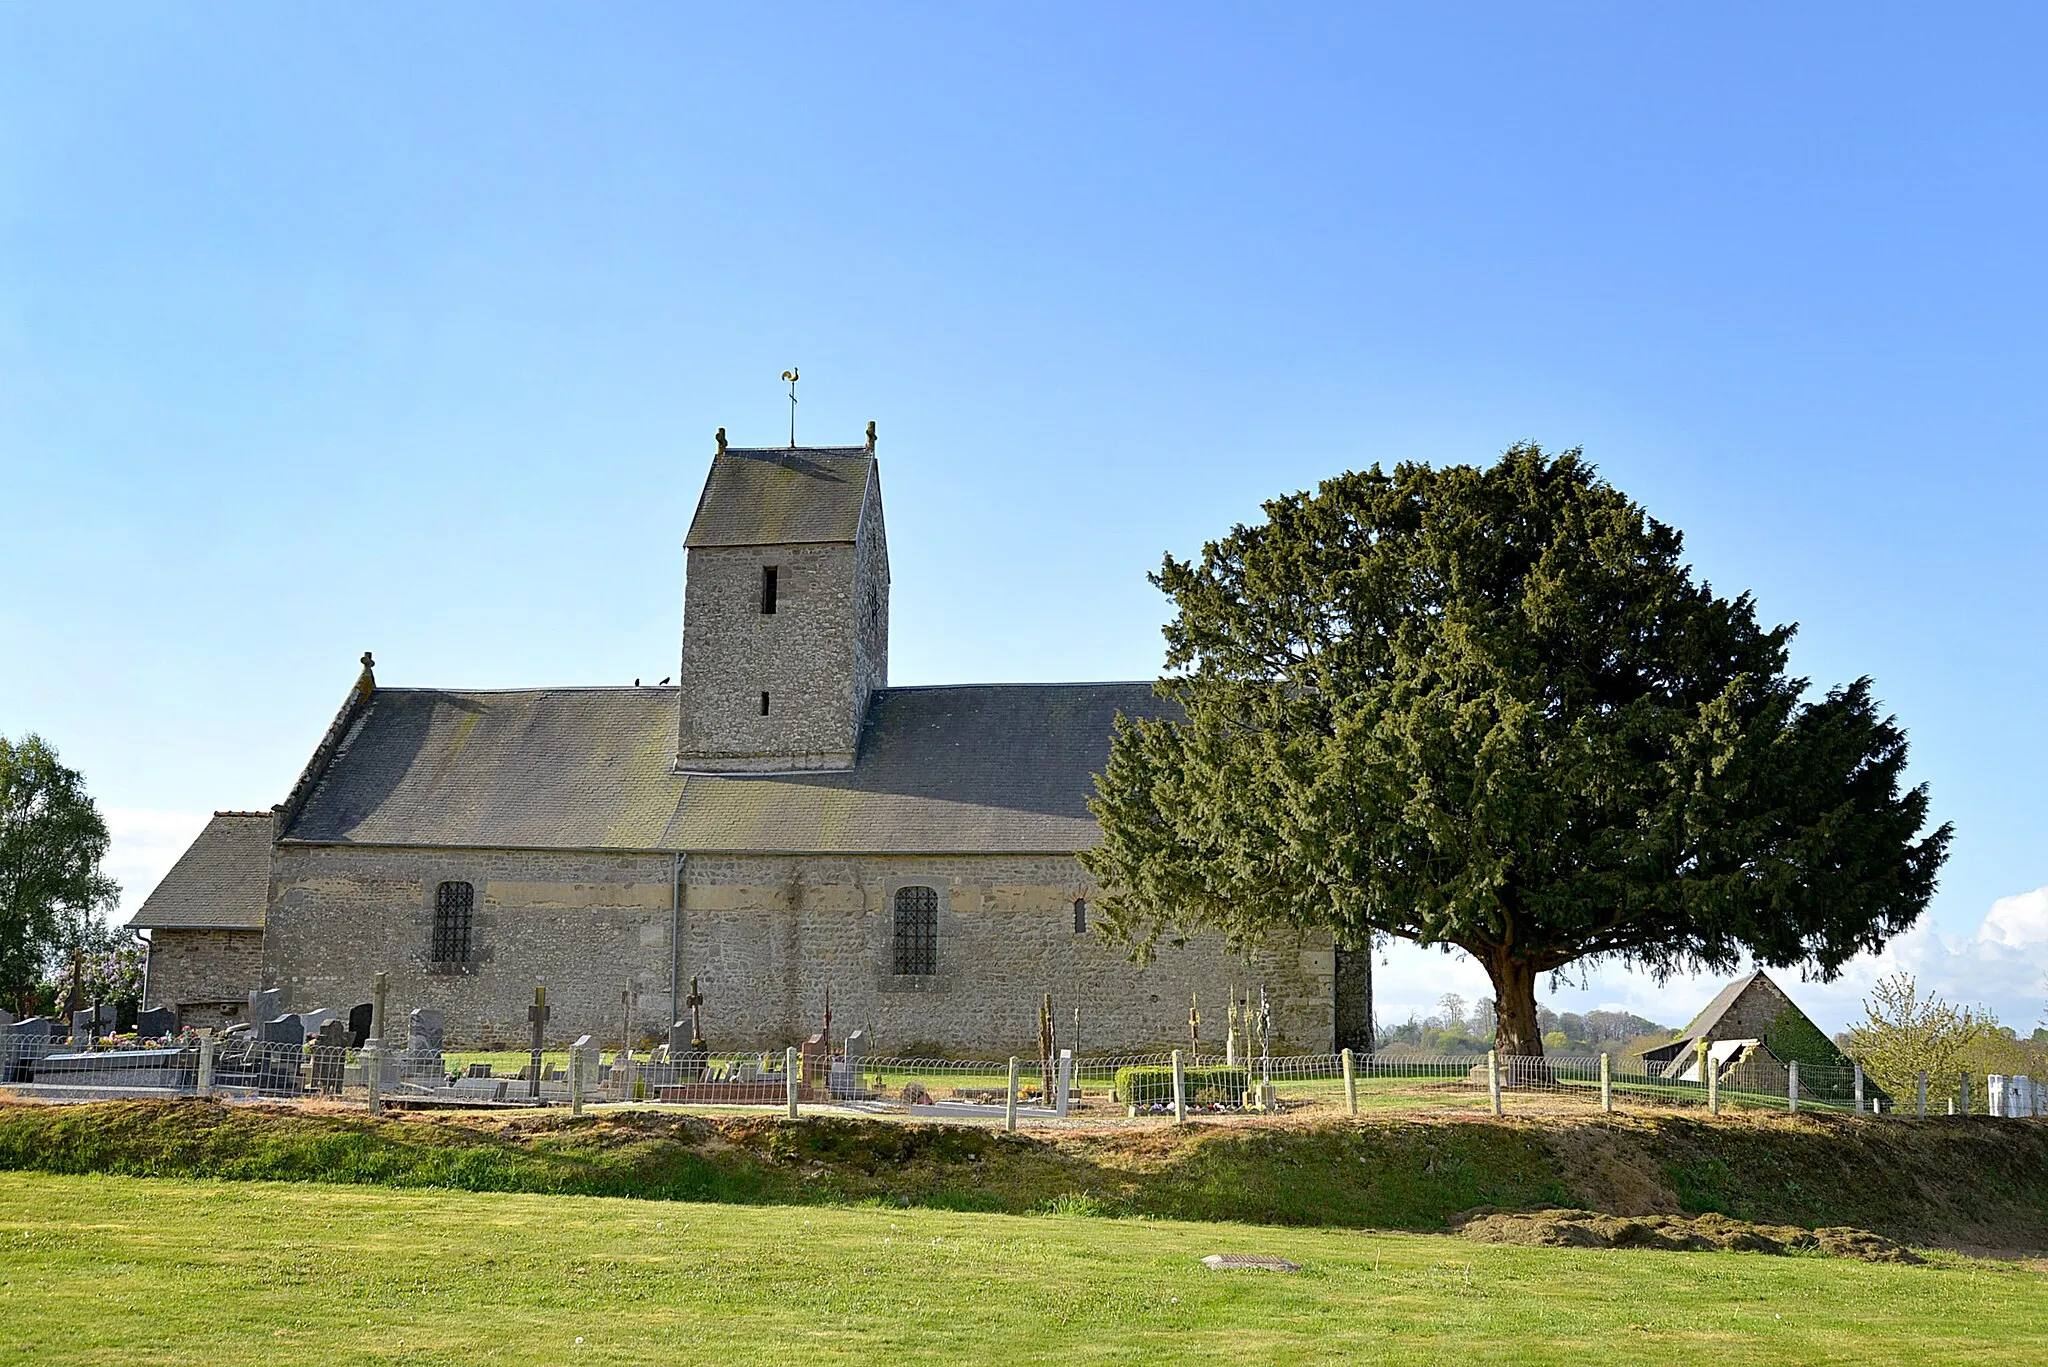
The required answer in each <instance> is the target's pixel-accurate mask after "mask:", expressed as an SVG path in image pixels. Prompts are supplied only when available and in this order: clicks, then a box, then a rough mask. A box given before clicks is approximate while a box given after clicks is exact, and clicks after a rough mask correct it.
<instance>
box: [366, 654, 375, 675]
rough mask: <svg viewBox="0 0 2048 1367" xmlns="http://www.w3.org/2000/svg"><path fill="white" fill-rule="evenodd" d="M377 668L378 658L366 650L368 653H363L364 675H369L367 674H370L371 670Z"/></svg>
mask: <svg viewBox="0 0 2048 1367" xmlns="http://www.w3.org/2000/svg"><path fill="white" fill-rule="evenodd" d="M376 667H377V657H376V656H374V655H372V654H371V653H370V652H369V651H367V650H366V651H364V652H363V673H365V674H367V673H369V672H370V671H371V670H373V669H375V668H376Z"/></svg>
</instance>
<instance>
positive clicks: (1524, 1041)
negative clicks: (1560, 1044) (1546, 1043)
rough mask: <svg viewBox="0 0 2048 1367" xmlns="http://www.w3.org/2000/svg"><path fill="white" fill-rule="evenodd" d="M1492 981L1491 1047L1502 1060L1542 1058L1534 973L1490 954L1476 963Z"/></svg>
mask: <svg viewBox="0 0 2048 1367" xmlns="http://www.w3.org/2000/svg"><path fill="white" fill-rule="evenodd" d="M1480 962H1482V963H1484V964H1485V965H1486V976H1487V977H1489V978H1491V979H1492V980H1493V1019H1494V1027H1493V1045H1494V1048H1496V1049H1498V1050H1499V1051H1500V1054H1501V1057H1502V1058H1542V1057H1543V1032H1542V1029H1541V1028H1540V1027H1539V1026H1538V1025H1537V1024H1536V969H1535V967H1534V966H1533V965H1531V964H1529V963H1527V962H1525V961H1524V960H1521V959H1514V958H1509V957H1508V956H1506V955H1504V954H1498V953H1496V954H1490V955H1487V956H1485V957H1484V958H1482V959H1481V960H1480Z"/></svg>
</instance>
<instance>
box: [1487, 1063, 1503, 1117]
mask: <svg viewBox="0 0 2048 1367" xmlns="http://www.w3.org/2000/svg"><path fill="white" fill-rule="evenodd" d="M1486 1091H1487V1095H1488V1096H1490V1097H1492V1098H1493V1113H1494V1114H1495V1115H1499V1114H1500V1050H1498V1049H1489V1050H1487V1051H1486Z"/></svg>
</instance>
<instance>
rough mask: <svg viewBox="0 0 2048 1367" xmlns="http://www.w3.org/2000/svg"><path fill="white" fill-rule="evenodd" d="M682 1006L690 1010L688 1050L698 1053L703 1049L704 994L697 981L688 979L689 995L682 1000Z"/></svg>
mask: <svg viewBox="0 0 2048 1367" xmlns="http://www.w3.org/2000/svg"><path fill="white" fill-rule="evenodd" d="M683 1005H684V1006H687V1007H689V1008H690V1048H692V1049H693V1050H697V1051H699V1052H702V1051H703V1048H704V1017H703V1014H702V1013H703V1010H704V993H703V991H702V990H701V989H700V988H698V986H697V980H696V979H695V978H691V979H690V995H689V996H687V997H685V998H683Z"/></svg>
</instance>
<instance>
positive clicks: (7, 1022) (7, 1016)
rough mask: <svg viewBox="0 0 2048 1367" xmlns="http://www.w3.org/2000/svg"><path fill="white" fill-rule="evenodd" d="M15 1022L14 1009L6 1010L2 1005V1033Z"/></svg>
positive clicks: (0, 1017)
mask: <svg viewBox="0 0 2048 1367" xmlns="http://www.w3.org/2000/svg"><path fill="white" fill-rule="evenodd" d="M13 1024H14V1013H13V1012H12V1011H9V1010H6V1009H5V1008H4V1007H0V1034H4V1033H5V1032H6V1031H7V1029H8V1027H10V1026H12V1025H13Z"/></svg>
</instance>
